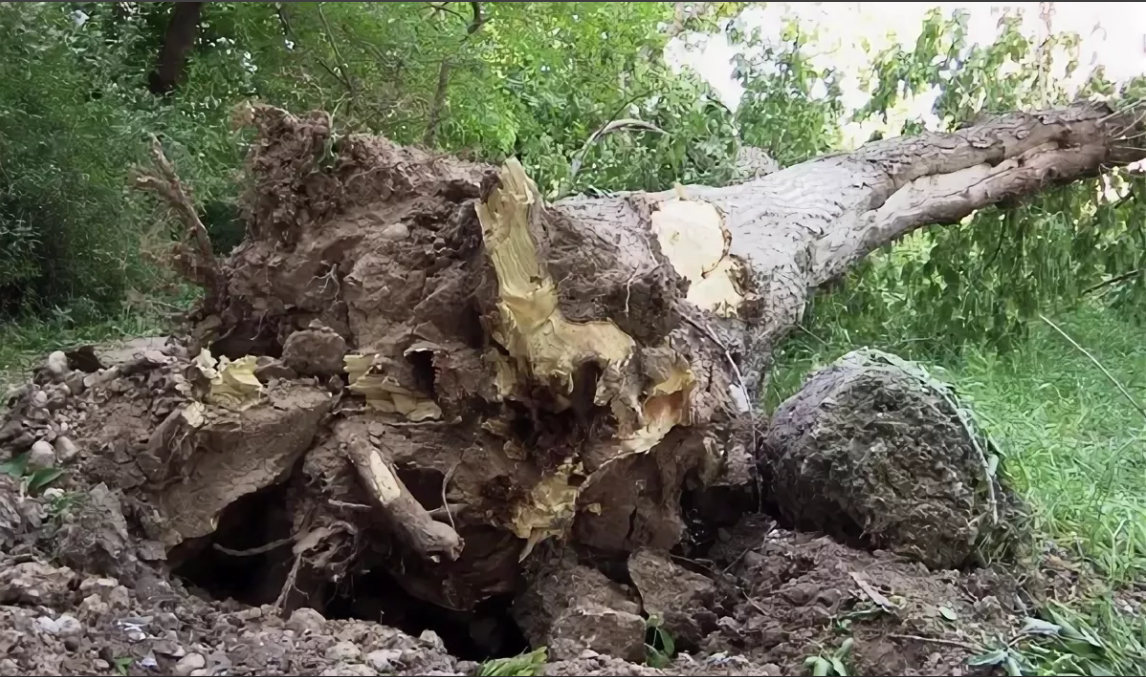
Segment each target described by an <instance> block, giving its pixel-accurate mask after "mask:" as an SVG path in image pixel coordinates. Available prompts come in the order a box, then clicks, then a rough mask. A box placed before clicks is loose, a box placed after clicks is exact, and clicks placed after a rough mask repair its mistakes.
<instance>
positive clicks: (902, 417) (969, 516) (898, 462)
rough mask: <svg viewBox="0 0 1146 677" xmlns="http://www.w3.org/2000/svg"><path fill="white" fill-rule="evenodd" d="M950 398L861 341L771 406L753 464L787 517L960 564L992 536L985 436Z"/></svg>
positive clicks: (995, 524) (997, 490) (996, 495)
mask: <svg viewBox="0 0 1146 677" xmlns="http://www.w3.org/2000/svg"><path fill="white" fill-rule="evenodd" d="M957 406H958V405H957V404H956V401H955V400H954V398H953V395H952V394H951V393H950V392H949V391H948V390H946V387H945V386H943V385H942V384H939V383H937V382H934V381H932V380H930V378H929V377H927V375H926V374H924V373H922V372H920V371H918V370H917V369H916V368H914V367H913V366H911V365H908V364H906V363H904V362H902V361H901V360H899V359H898V358H895V357H894V356H890V355H887V354H885V353H879V352H878V351H872V350H862V351H855V352H852V353H849V354H847V355H845V356H844V357H842V358H840V359H839V360H837V361H836V362H835V363H833V364H832V365H830V366H828V367H826V368H824V369H821V370H820V371H818V372H816V373H815V374H813V375H812V376H811V377H810V378H809V379H808V381H807V383H806V384H805V385H804V387H803V388H802V389H801V390H800V392H798V393H797V394H796V395H794V396H792V397H791V398H790V399H788V400H787V401H785V402H784V403H783V404H781V405H780V407H779V408H778V409H777V410H776V412H775V415H774V416H773V419H772V427H771V429H770V431H769V434H768V445H767V447H768V453H767V454H766V455H765V456H764V458H763V459H762V463H761V467H762V469H763V471H764V472H765V473H766V474H768V475H769V476H770V478H771V483H770V486H771V499H772V500H773V501H774V502H775V504H776V506H777V507H778V508H779V510H780V512H781V513H782V514H783V515H784V517H785V518H786V519H788V520H789V521H790V522H791V523H793V524H795V525H796V526H798V527H799V528H801V529H806V530H815V531H824V532H827V533H829V534H832V535H833V536H836V537H837V538H841V539H846V540H848V541H850V542H854V543H862V544H865V545H866V546H868V547H872V548H883V549H886V550H891V551H893V552H897V553H900V554H903V555H908V556H910V557H912V558H914V559H916V560H918V561H920V562H923V563H925V564H927V565H929V566H933V567H938V568H952V567H960V566H963V565H964V564H966V563H967V562H969V561H970V560H971V559H972V557H973V555H974V553H975V549H976V547H977V546H978V545H979V544H980V543H982V542H984V541H985V540H988V539H989V538H992V537H993V536H995V535H996V532H999V533H1001V530H1002V529H1003V528H1004V526H1005V525H1004V524H1003V522H1002V521H1001V519H1000V504H1001V503H1002V502H1003V499H1004V495H1003V491H1004V490H1003V488H1002V487H999V486H998V484H997V483H996V482H995V480H994V479H993V477H990V476H989V472H991V471H989V470H988V461H987V457H986V454H988V453H991V452H992V450H991V449H990V446H989V443H988V442H987V440H985V439H983V438H982V437H981V436H979V434H978V433H977V432H976V431H975V430H974V429H973V428H972V427H971V425H970V421H969V419H968V418H967V417H966V416H964V415H961V413H960V412H959V410H958V409H957V408H956V407H957Z"/></svg>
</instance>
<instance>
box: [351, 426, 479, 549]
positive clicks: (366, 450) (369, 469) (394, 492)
mask: <svg viewBox="0 0 1146 677" xmlns="http://www.w3.org/2000/svg"><path fill="white" fill-rule="evenodd" d="M346 456H347V458H349V459H350V461H351V463H353V464H354V467H355V469H356V470H357V471H358V477H359V479H360V480H361V481H362V486H363V488H365V489H366V491H367V493H369V494H370V499H371V502H373V503H374V505H375V506H376V507H377V508H378V510H379V511H380V512H382V513H383V514H384V515H385V516H386V518H387V520H389V522H390V523H391V524H392V525H393V526H394V527H395V528H396V530H397V531H398V533H399V534H400V535H401V536H402V537H403V538H404V540H405V541H406V542H407V543H408V544H409V545H410V547H412V548H413V549H414V550H415V551H416V552H417V553H418V554H420V555H422V556H423V557H425V558H427V559H429V560H431V561H434V562H439V561H441V558H442V557H444V558H445V559H447V560H449V561H453V560H456V559H457V558H458V557H459V556H460V555H461V552H462V547H463V545H464V544H463V543H462V539H461V537H460V536H458V532H456V531H454V529H453V528H452V527H451V526H450V525H448V524H443V523H442V522H438V521H436V520H435V519H434V518H433V517H432V516H431V515H430V513H429V512H427V511H426V509H425V508H424V507H422V504H421V503H418V500H417V499H416V498H414V496H413V494H411V493H410V490H409V489H407V488H406V485H405V484H404V483H403V482H402V480H401V479H400V478H399V477H398V473H397V471H396V470H395V469H394V465H393V464H392V463H391V462H390V460H389V459H387V458H386V457H385V456H384V455H383V453H382V451H381V450H379V449H378V448H377V447H375V446H374V445H373V444H371V443H370V442H368V441H367V440H364V439H362V437H360V436H358V435H356V434H351V435H350V436H349V439H348V441H347V443H346Z"/></svg>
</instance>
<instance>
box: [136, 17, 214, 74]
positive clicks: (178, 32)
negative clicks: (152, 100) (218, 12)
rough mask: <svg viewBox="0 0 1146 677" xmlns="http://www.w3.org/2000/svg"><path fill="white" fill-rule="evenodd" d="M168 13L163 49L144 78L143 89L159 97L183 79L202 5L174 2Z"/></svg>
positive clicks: (193, 43) (197, 28) (197, 27)
mask: <svg viewBox="0 0 1146 677" xmlns="http://www.w3.org/2000/svg"><path fill="white" fill-rule="evenodd" d="M174 4H175V6H174V7H173V8H172V10H171V20H170V21H169V22H168V23H167V33H166V35H164V37H163V49H162V50H161V51H160V52H159V60H158V61H156V63H155V70H153V71H152V72H151V73H150V74H149V75H148V80H147V87H148V89H149V90H151V93H152V94H155V95H162V94H166V93H167V92H170V91H171V90H173V89H175V85H176V84H178V82H179V78H180V77H182V75H183V64H184V63H185V62H186V61H187V53H188V52H189V51H191V48H192V47H193V46H194V45H195V35H196V33H197V32H198V30H199V17H200V16H201V15H202V13H203V5H204V4H205V3H202V2H176V3H174Z"/></svg>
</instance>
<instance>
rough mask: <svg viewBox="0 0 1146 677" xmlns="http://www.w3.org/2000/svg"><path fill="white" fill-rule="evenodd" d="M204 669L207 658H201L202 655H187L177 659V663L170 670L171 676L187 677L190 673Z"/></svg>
mask: <svg viewBox="0 0 1146 677" xmlns="http://www.w3.org/2000/svg"><path fill="white" fill-rule="evenodd" d="M205 667H207V658H206V657H205V656H203V654H199V653H189V654H187V655H186V656H184V657H183V658H180V659H179V662H177V663H176V664H175V667H174V668H172V669H171V674H173V675H177V676H178V677H187V676H188V675H190V674H191V673H192V672H194V671H196V670H202V669H203V668H205Z"/></svg>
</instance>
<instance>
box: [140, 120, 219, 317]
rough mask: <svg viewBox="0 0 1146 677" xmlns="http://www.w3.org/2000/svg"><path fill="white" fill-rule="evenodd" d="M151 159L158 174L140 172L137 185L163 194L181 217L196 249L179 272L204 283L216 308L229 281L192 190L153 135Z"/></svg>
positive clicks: (159, 194) (209, 304) (207, 301)
mask: <svg viewBox="0 0 1146 677" xmlns="http://www.w3.org/2000/svg"><path fill="white" fill-rule="evenodd" d="M151 159H152V161H153V162H154V164H155V169H156V172H157V173H156V174H154V175H153V174H140V175H139V176H137V177H136V179H135V187H136V188H138V189H140V190H146V191H150V192H152V193H155V194H156V195H158V196H159V197H161V198H162V199H163V200H164V201H165V202H166V203H167V206H168V207H169V208H170V209H171V210H172V211H173V212H174V213H175V214H176V215H177V216H178V218H179V220H180V221H182V222H183V227H184V228H185V230H186V231H187V235H189V236H190V238H191V239H192V240H193V241H194V249H195V252H194V253H193V254H191V253H190V252H188V254H190V260H187V259H185V258H183V257H182V255H181V256H180V258H181V259H182V262H183V269H182V270H180V271H179V272H181V273H182V274H183V275H184V276H185V277H186V278H188V280H189V281H191V282H193V283H195V284H197V285H200V286H202V287H203V288H204V290H205V291H206V292H207V298H206V300H205V305H206V306H207V307H208V308H211V309H212V310H217V305H218V304H219V303H220V302H221V300H222V298H223V292H224V290H225V289H226V280H225V279H224V278H223V274H222V272H221V271H220V270H219V266H218V263H217V262H216V260H215V251H214V248H213V247H212V245H211V238H210V236H209V235H208V234H207V228H206V227H205V226H204V225H203V222H202V221H201V220H200V219H199V214H198V213H197V212H196V211H195V204H194V202H192V200H191V195H190V192H189V191H188V189H187V187H186V186H184V185H183V182H182V181H181V180H180V179H179V175H178V174H177V173H176V172H175V166H174V165H172V164H171V161H170V160H168V159H167V156H166V155H165V154H164V153H163V144H161V143H160V142H159V138H158V137H157V136H155V135H154V134H152V135H151Z"/></svg>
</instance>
